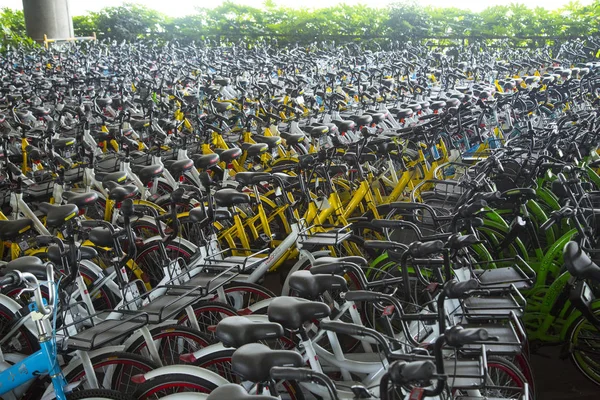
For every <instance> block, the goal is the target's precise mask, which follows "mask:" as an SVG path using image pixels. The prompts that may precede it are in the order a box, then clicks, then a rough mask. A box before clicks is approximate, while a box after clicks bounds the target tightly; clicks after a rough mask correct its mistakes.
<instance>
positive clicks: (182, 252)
mask: <svg viewBox="0 0 600 400" xmlns="http://www.w3.org/2000/svg"><path fill="white" fill-rule="evenodd" d="M166 252H167V257H168V259H167V260H165V259H163V256H162V254H161V251H160V248H159V245H158V243H156V242H149V243H146V244H145V245H143V246H142V247H141V248H140V249H139V250H138V252H137V257H136V258H135V263H136V265H138V266H139V267H140V268H141V269H142V270H143V271H144V273H145V274H146V277H147V279H148V282H149V283H150V285H151V286H152V287H155V286H156V285H157V284H158V283H159V282H160V281H161V280H162V279H163V278H164V276H165V275H164V271H163V266H164V265H166V264H167V263H169V262H170V261H172V260H177V259H178V258H182V259H183V260H184V261H185V262H186V263H189V261H190V259H191V258H192V256H193V255H194V253H195V250H194V249H192V248H189V247H188V246H187V245H186V244H184V243H178V242H177V240H175V241H174V242H171V243H169V244H168V245H167V246H166Z"/></svg>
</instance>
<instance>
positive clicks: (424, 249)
mask: <svg viewBox="0 0 600 400" xmlns="http://www.w3.org/2000/svg"><path fill="white" fill-rule="evenodd" d="M443 248H444V242H442V241H441V240H434V241H431V242H425V243H422V242H412V243H411V244H410V245H409V246H408V252H409V253H410V255H411V256H413V257H415V258H421V257H426V256H429V255H431V254H435V253H439V252H440V251H442V249H443Z"/></svg>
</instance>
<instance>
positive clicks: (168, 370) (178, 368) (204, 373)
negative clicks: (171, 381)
mask: <svg viewBox="0 0 600 400" xmlns="http://www.w3.org/2000/svg"><path fill="white" fill-rule="evenodd" d="M173 374H180V375H191V376H194V377H199V378H202V379H206V380H207V381H209V382H212V383H213V384H215V385H216V386H223V385H227V384H228V383H230V382H229V381H228V380H227V379H225V378H223V377H221V376H220V375H218V374H215V373H214V372H212V371H209V370H207V369H205V368H200V367H195V366H193V365H182V364H178V365H167V366H166V367H160V368H157V369H154V370H152V371H149V372H147V373H145V374H144V375H143V376H144V382H145V381H148V380H150V379H153V378H157V377H159V376H168V375H173Z"/></svg>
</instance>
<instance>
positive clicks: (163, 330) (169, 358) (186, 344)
mask: <svg viewBox="0 0 600 400" xmlns="http://www.w3.org/2000/svg"><path fill="white" fill-rule="evenodd" d="M150 334H151V335H152V338H153V339H154V340H155V344H156V347H157V348H158V352H159V354H160V355H161V361H162V363H163V365H173V364H179V363H180V361H179V356H180V355H181V354H185V353H193V352H195V351H197V350H199V349H201V348H204V347H206V346H208V345H209V344H210V343H211V338H210V337H208V336H207V335H205V334H203V333H202V332H198V331H197V330H195V329H192V328H190V327H187V326H183V325H167V326H157V327H154V328H152V329H150ZM169 339H175V341H176V343H175V345H176V346H177V347H178V348H177V349H174V350H175V352H170V354H166V353H165V350H168V348H167V346H169V343H170V341H169V342H167V340H169ZM157 341H159V342H158V343H156V342H157ZM145 348H146V340H145V339H144V337H143V336H140V337H138V338H137V339H136V340H135V341H134V342H133V343H132V344H131V345H129V346H128V347H127V348H126V349H125V351H126V352H128V353H133V354H138V355H140V356H142V357H144V358H150V354H149V352H148V351H147V350H145ZM170 348H171V349H172V347H170Z"/></svg>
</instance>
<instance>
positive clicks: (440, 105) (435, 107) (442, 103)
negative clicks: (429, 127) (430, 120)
mask: <svg viewBox="0 0 600 400" xmlns="http://www.w3.org/2000/svg"><path fill="white" fill-rule="evenodd" d="M444 107H446V102H445V101H442V100H440V101H433V102H431V104H430V106H429V108H431V109H432V110H434V111H435V110H439V109H441V108H444Z"/></svg>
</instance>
